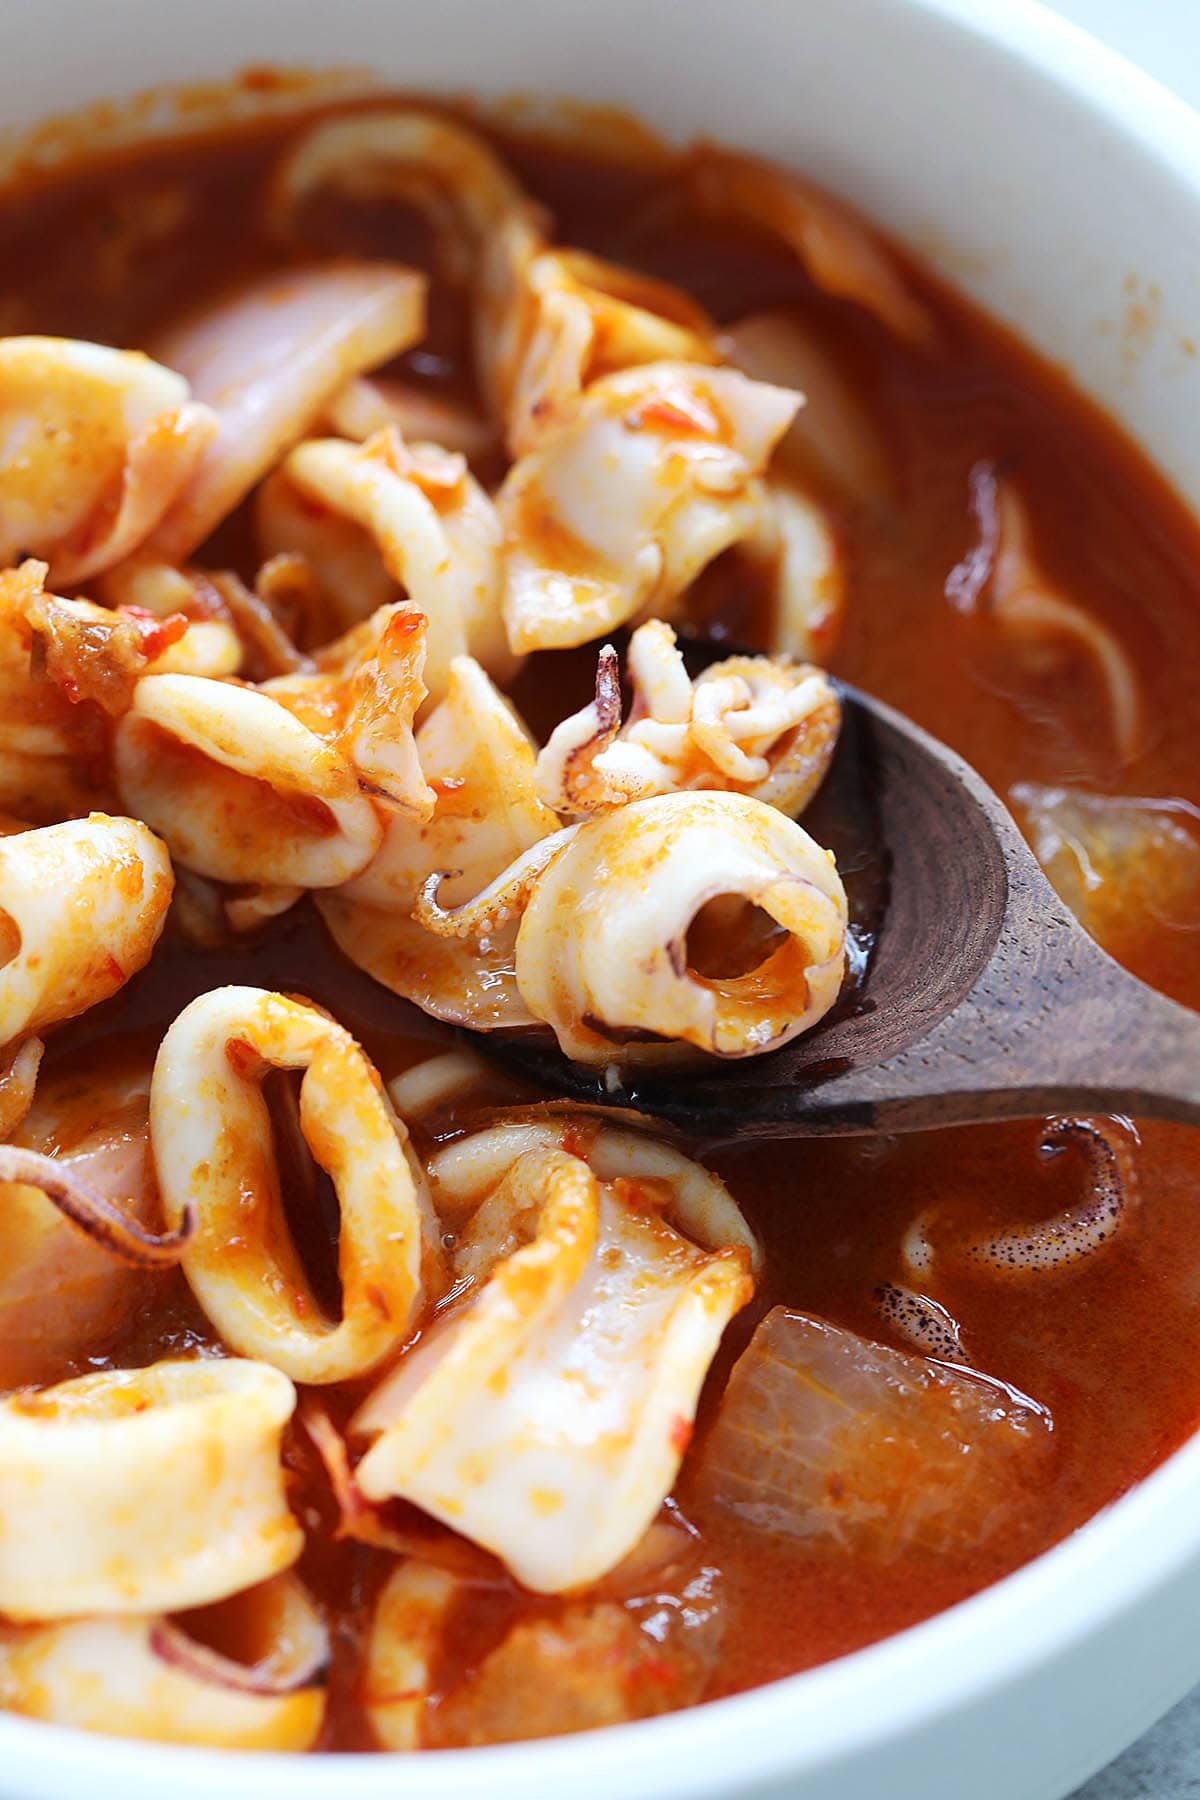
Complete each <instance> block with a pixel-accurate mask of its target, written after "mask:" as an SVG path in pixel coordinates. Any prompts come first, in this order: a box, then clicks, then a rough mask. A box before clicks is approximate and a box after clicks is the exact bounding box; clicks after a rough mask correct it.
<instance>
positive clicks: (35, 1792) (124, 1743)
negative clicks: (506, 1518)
mask: <svg viewBox="0 0 1200 1800" xmlns="http://www.w3.org/2000/svg"><path fill="white" fill-rule="evenodd" d="M881 3H882V4H886V5H888V6H890V7H892V8H893V10H896V9H900V10H904V11H909V12H913V13H917V14H923V15H926V16H927V17H928V18H929V19H930V20H931V22H933V23H935V24H941V25H945V26H947V27H949V28H951V29H957V30H958V31H960V32H961V33H962V34H964V35H965V36H969V37H971V38H974V39H976V40H978V41H980V42H982V43H984V44H986V45H988V46H989V47H990V48H992V49H993V50H996V51H998V52H1000V53H1002V54H1003V55H1005V56H1007V57H1009V58H1012V59H1014V60H1016V61H1017V62H1019V63H1021V64H1022V65H1024V66H1025V67H1026V68H1027V69H1030V70H1032V71H1033V72H1034V73H1035V74H1037V75H1039V76H1040V77H1041V78H1043V79H1044V80H1046V81H1048V82H1050V83H1052V84H1053V85H1055V86H1057V87H1059V88H1060V89H1062V90H1065V91H1066V93H1067V94H1068V95H1069V96H1070V97H1071V98H1073V99H1075V100H1077V101H1079V102H1080V103H1081V104H1082V105H1083V106H1085V107H1089V108H1091V109H1093V110H1095V111H1097V112H1099V113H1100V114H1102V116H1103V118H1104V122H1105V124H1106V126H1107V127H1108V128H1109V129H1111V130H1112V131H1114V132H1116V133H1118V134H1119V135H1121V136H1123V137H1124V138H1125V139H1126V141H1127V142H1128V143H1129V144H1130V145H1131V146H1132V148H1133V149H1134V150H1135V152H1136V153H1139V154H1141V155H1143V156H1144V157H1146V158H1148V159H1150V160H1151V161H1153V162H1155V163H1157V164H1158V165H1159V167H1160V168H1162V169H1165V170H1166V171H1168V172H1169V173H1170V174H1172V175H1173V176H1174V177H1175V178H1176V179H1178V180H1179V181H1180V182H1181V183H1182V184H1183V185H1184V186H1185V187H1187V188H1188V189H1189V190H1190V191H1191V192H1192V193H1193V194H1194V195H1195V197H1196V201H1197V206H1198V208H1200V113H1197V112H1194V111H1193V110H1192V109H1191V107H1189V106H1188V105H1187V104H1186V103H1185V102H1184V101H1183V100H1181V99H1180V98H1179V97H1178V96H1177V95H1175V94H1173V93H1172V92H1171V91H1170V90H1169V89H1167V88H1166V87H1164V86H1163V85H1162V84H1161V83H1160V82H1159V81H1158V80H1157V79H1155V78H1154V77H1153V76H1151V75H1149V74H1147V73H1146V72H1145V71H1144V70H1142V69H1139V68H1138V67H1136V66H1135V65H1134V64H1132V63H1131V62H1129V60H1128V59H1127V58H1126V57H1125V56H1123V55H1122V54H1120V53H1119V52H1118V51H1116V50H1113V49H1110V48H1109V47H1108V46H1107V45H1104V44H1102V43H1100V42H1099V41H1098V40H1097V39H1095V38H1093V37H1092V36H1091V35H1090V34H1089V33H1088V32H1087V31H1085V30H1084V29H1083V28H1082V27H1080V26H1078V25H1076V24H1074V23H1073V22H1072V21H1070V20H1067V19H1065V18H1063V17H1062V16H1060V15H1059V14H1057V13H1053V12H1051V11H1050V10H1049V8H1048V7H1047V6H1046V5H1044V4H1042V0H881ZM1198 1487H1200V1428H1198V1431H1197V1434H1196V1435H1194V1436H1193V1437H1191V1438H1189V1439H1188V1440H1187V1441H1186V1442H1185V1443H1184V1444H1183V1445H1181V1446H1180V1447H1179V1448H1178V1449H1177V1450H1176V1451H1174V1452H1173V1453H1172V1454H1171V1455H1170V1456H1169V1457H1168V1458H1166V1460H1165V1461H1164V1462H1163V1463H1161V1464H1160V1465H1159V1466H1158V1467H1157V1468H1156V1469H1155V1470H1153V1471H1152V1472H1151V1473H1150V1474H1149V1475H1148V1476H1147V1477H1146V1478H1145V1479H1144V1480H1142V1481H1141V1482H1139V1483H1138V1484H1137V1485H1136V1486H1135V1487H1133V1488H1132V1489H1131V1490H1130V1491H1129V1492H1128V1493H1127V1494H1125V1495H1123V1496H1122V1497H1120V1498H1119V1499H1117V1500H1116V1501H1115V1502H1113V1503H1112V1504H1111V1505H1109V1506H1108V1507H1106V1508H1104V1509H1103V1510H1102V1511H1101V1512H1100V1513H1098V1514H1096V1515H1095V1516H1094V1517H1093V1518H1092V1519H1091V1520H1089V1521H1088V1522H1087V1523H1086V1524H1084V1525H1083V1526H1081V1527H1080V1528H1079V1529H1078V1530H1077V1531H1075V1532H1074V1533H1072V1534H1071V1535H1070V1536H1069V1537H1067V1538H1065V1539H1064V1540H1062V1541H1061V1542H1060V1543H1058V1544H1057V1545H1055V1546H1053V1547H1052V1548H1051V1549H1049V1550H1047V1551H1045V1552H1043V1553H1042V1554H1041V1555H1040V1556H1038V1557H1036V1558H1034V1559H1033V1560H1032V1561H1031V1562H1029V1563H1027V1564H1025V1565H1024V1566H1023V1567H1021V1568H1020V1569H1018V1570H1016V1571H1015V1572H1014V1573H1012V1574H1011V1575H1008V1576H1005V1577H1004V1578H1002V1579H1001V1580H999V1581H997V1582H996V1583H994V1584H993V1585H992V1586H990V1587H988V1588H985V1589H984V1590H982V1591H981V1592H980V1593H978V1594H975V1595H973V1596H971V1597H970V1598H969V1599H966V1600H963V1601H960V1602H958V1603H957V1604H955V1605H953V1606H951V1607H949V1608H947V1609H946V1610H944V1611H943V1612H940V1613H938V1614H935V1615H934V1616H933V1617H931V1618H929V1619H927V1620H925V1621H923V1622H922V1623H920V1624H917V1625H914V1626H911V1627H908V1628H907V1629H905V1630H903V1631H901V1632H898V1633H895V1634H894V1635H892V1636H891V1637H888V1638H885V1639H882V1640H881V1641H880V1642H878V1643H875V1644H872V1645H869V1646H868V1647H866V1648H865V1649H861V1650H857V1651H853V1652H851V1653H849V1654H847V1655H845V1656H841V1657H838V1658H836V1659H835V1660H834V1661H832V1662H829V1663H825V1664H823V1665H820V1666H818V1667H815V1668H813V1669H810V1670H805V1671H803V1672H801V1673H800V1674H797V1675H789V1676H784V1677H782V1678H780V1679H778V1680H776V1681H773V1682H769V1683H767V1684H765V1685H764V1686H761V1687H758V1688H754V1689H751V1690H749V1691H748V1692H746V1693H742V1694H737V1695H734V1696H731V1697H729V1698H726V1699H720V1700H712V1701H707V1702H705V1703H703V1704H701V1705H699V1706H696V1707H692V1708H688V1709H686V1710H684V1711H681V1712H676V1713H671V1714H667V1715H664V1716H663V1717H660V1718H655V1719H650V1720H643V1721H639V1722H637V1723H634V1724H629V1725H618V1726H609V1727H606V1728H604V1729H602V1730H598V1731H591V1732H588V1733H586V1734H583V1736H582V1737H580V1736H573V1737H565V1738H556V1739H540V1740H530V1741H527V1742H522V1743H517V1744H511V1745H500V1746H492V1747H488V1748H486V1749H474V1750H449V1751H440V1752H438V1753H437V1754H436V1755H420V1756H418V1758H417V1759H416V1761H415V1762H412V1761H411V1760H410V1764H409V1768H408V1769H407V1770H406V1773H405V1777H404V1780H405V1788H406V1792H407V1793H408V1794H410V1795H412V1796H413V1797H414V1800H475V1797H478V1800H483V1797H484V1796H487V1797H488V1800H504V1797H505V1796H507V1795H512V1796H513V1797H514V1800H515V1797H516V1795H517V1794H518V1793H520V1795H521V1800H526V1797H527V1796H528V1794H530V1793H531V1792H533V1793H541V1792H550V1791H552V1790H553V1791H558V1790H559V1789H560V1787H563V1786H564V1785H565V1784H568V1783H569V1784H570V1792H571V1795H572V1800H589V1797H591V1796H594V1797H595V1800H609V1797H610V1796H611V1795H612V1794H614V1793H618V1792H619V1793H621V1794H622V1795H624V1796H626V1797H627V1800H635V1797H636V1796H639V1795H643V1794H644V1795H646V1796H654V1800H667V1797H668V1796H670V1795H673V1794H679V1795H683V1794H686V1795H687V1796H688V1797H689V1800H706V1797H708V1796H713V1797H714V1800H715V1797H716V1796H718V1795H728V1794H730V1793H748V1792H750V1791H752V1790H753V1788H754V1786H755V1784H756V1783H761V1782H765V1781H769V1780H771V1779H772V1778H774V1779H776V1780H778V1779H781V1778H784V1777H788V1776H792V1777H795V1776H798V1775H800V1774H802V1773H804V1772H811V1771H814V1770H821V1771H825V1772H827V1773H829V1774H831V1775H832V1774H834V1773H836V1770H837V1768H838V1765H839V1763H841V1762H843V1761H844V1760H845V1759H847V1758H848V1757H850V1756H851V1755H856V1754H859V1753H861V1752H863V1750H864V1749H869V1748H870V1747H871V1746H882V1745H885V1744H887V1743H888V1742H889V1741H898V1740H899V1739H900V1738H902V1737H908V1736H910V1735H912V1734H915V1733H917V1732H920V1731H921V1730H923V1729H927V1728H928V1727H930V1726H931V1725H933V1724H935V1723H936V1722H937V1721H939V1720H942V1719H945V1718H947V1717H948V1716H950V1715H951V1714H954V1713H956V1712H958V1711H960V1710H962V1709H963V1708H965V1707H967V1706H969V1705H970V1704H971V1702H972V1701H973V1700H976V1699H978V1698H981V1697H983V1696H984V1695H987V1694H994V1693H995V1692H996V1691H998V1690H1000V1689H1003V1688H1014V1689H1015V1688H1017V1687H1018V1686H1019V1685H1021V1684H1023V1683H1025V1682H1027V1681H1029V1680H1030V1679H1033V1678H1036V1677H1037V1676H1038V1674H1039V1672H1041V1671H1043V1670H1045V1669H1047V1668H1049V1667H1050V1666H1051V1665H1053V1664H1054V1663H1056V1662H1057V1661H1059V1660H1060V1659H1061V1658H1063V1657H1064V1656H1065V1655H1066V1654H1068V1653H1069V1652H1070V1651H1071V1650H1072V1649H1073V1648H1075V1647H1076V1646H1078V1645H1079V1644H1080V1643H1081V1642H1082V1641H1084V1640H1086V1639H1088V1638H1091V1637H1094V1636H1099V1635H1100V1634H1102V1633H1103V1632H1104V1631H1105V1630H1106V1628H1111V1627H1113V1626H1115V1625H1119V1624H1120V1622H1121V1620H1122V1618H1123V1617H1124V1616H1126V1615H1131V1614H1132V1613H1133V1611H1134V1609H1135V1608H1136V1607H1138V1606H1140V1605H1144V1604H1149V1603H1151V1602H1152V1601H1153V1600H1154V1598H1155V1597H1156V1596H1157V1595H1159V1594H1162V1593H1165V1592H1166V1591H1167V1590H1169V1589H1170V1588H1171V1586H1172V1585H1173V1584H1174V1583H1175V1582H1176V1581H1177V1579H1178V1577H1179V1575H1180V1573H1181V1571H1182V1570H1183V1569H1184V1567H1185V1566H1186V1565H1187V1564H1188V1562H1189V1561H1190V1560H1194V1559H1195V1560H1200V1512H1198V1511H1197V1508H1196V1504H1195V1497H1196V1492H1197V1489H1198ZM1197 1661H1198V1665H1200V1654H1198V1658H1197ZM1198 1672H1200V1666H1198ZM865 1701H869V1704H868V1705H864V1704H863V1702H865ZM395 1764H396V1758H395V1757H394V1756H390V1755H387V1754H386V1753H380V1754H374V1755H362V1754H351V1753H345V1752H330V1753H324V1754H321V1755H318V1756H297V1755H286V1754H284V1755H280V1754H279V1753H276V1752H266V1751H241V1750H216V1749H213V1750H209V1749H198V1748H194V1747H190V1746H182V1745H176V1744H169V1743H158V1742H150V1741H144V1740H138V1739H130V1738H119V1737H106V1736H103V1735H100V1734H93V1733H90V1732H84V1731H77V1730H74V1729H71V1728H68V1727H64V1726H56V1725H50V1724H45V1723H42V1722H40V1721H37V1720H31V1719H27V1718H22V1717H20V1716H18V1715H15V1714H4V1713H0V1783H2V1784H3V1787H4V1791H5V1792H6V1793H7V1792H13V1793H16V1792H19V1793H20V1795H21V1797H22V1800H43V1797H45V1800H58V1796H60V1795H62V1794H64V1793H66V1792H72V1793H74V1792H80V1791H85V1790H86V1788H87V1787H88V1786H89V1785H90V1786H92V1787H96V1786H98V1785H103V1784H104V1783H106V1782H112V1783H113V1784H114V1791H117V1789H116V1786H115V1784H116V1783H118V1782H119V1783H120V1784H121V1791H124V1792H126V1793H129V1794H130V1795H132V1796H141V1795H146V1796H149V1795H151V1794H155V1795H157V1794H159V1793H161V1791H162V1786H163V1783H164V1782H166V1781H169V1782H170V1784H171V1787H172V1792H173V1800H210V1797H211V1796H212V1795H213V1794H215V1793H219V1792H222V1791H225V1792H227V1793H228V1794H229V1795H230V1796H231V1800H232V1797H234V1796H238V1795H241V1794H243V1793H246V1794H250V1793H253V1794H254V1795H255V1796H256V1800H328V1795H329V1794H330V1792H336V1793H337V1794H338V1795H339V1797H344V1800H384V1797H385V1796H387V1800H392V1794H393V1789H394V1784H395V1779H396V1775H395ZM1088 1772H1089V1771H1088V1768H1087V1767H1081V1768H1080V1770H1079V1774H1078V1779H1083V1778H1084V1777H1085V1776H1086V1774H1087V1773H1088Z"/></svg>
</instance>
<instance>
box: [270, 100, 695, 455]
mask: <svg viewBox="0 0 1200 1800" xmlns="http://www.w3.org/2000/svg"><path fill="white" fill-rule="evenodd" d="M331 186H338V187H340V188H342V190H343V191H345V192H349V193H352V194H355V195H359V196H370V197H371V198H373V199H379V198H385V197H386V198H392V199H395V200H396V201H397V202H398V203H399V204H401V205H404V206H408V207H413V208H415V209H416V210H417V211H419V212H421V213H423V214H424V215H425V216H426V218H427V219H428V221H429V224H430V226H431V228H432V230H433V233H434V237H435V245H436V253H437V260H438V262H439V265H440V267H441V269H442V271H443V273H445V274H446V275H447V276H449V277H450V278H451V279H453V280H457V281H459V282H462V281H467V282H469V283H470V284H471V287H472V291H473V300H474V314H475V319H474V326H475V356H476V364H477V368H478V372H479V377H480V382H481V385H482V387H483V390H484V393H485V395H486V397H487V399H488V403H489V406H490V409H491V412H492V415H493V417H494V418H495V419H496V420H497V421H498V422H499V423H501V424H502V425H503V426H504V429H505V434H506V438H507V443H508V449H509V451H510V454H512V455H514V456H524V455H525V454H526V453H527V452H528V451H530V450H532V449H533V448H534V447H535V446H536V445H537V444H538V443H539V442H540V441H541V440H542V439H543V438H544V437H545V436H546V435H547V433H548V432H550V431H552V430H553V429H554V428H555V427H556V426H557V425H558V424H559V423H560V422H561V421H562V420H564V419H565V418H567V417H568V416H569V415H570V413H571V411H572V410H573V408H574V405H575V403H576V401H577V400H578V398H579V396H580V394H581V393H582V392H583V391H584V389H585V388H586V387H587V386H588V385H589V384H590V383H591V382H592V381H594V380H596V379H597V378H598V377H600V376H603V375H606V374H610V373H612V372H613V371H614V370H617V369H624V368H629V367H632V366H633V365H635V364H638V363H646V362H660V361H664V360H668V361H686V362H700V363H712V362H717V361H719V356H718V354H717V352H716V350H715V348H714V346H713V327H712V325H711V322H710V321H709V320H708V318H707V317H706V315H705V314H704V313H703V312H702V311H701V310H700V308H699V307H697V306H696V305H695V304H694V303H693V302H692V301H690V300H689V299H688V298H687V296H686V295H685V294H683V293H681V292H680V291H679V289H677V288H673V287H670V286H668V285H667V284H666V283H665V282H661V281H655V280H653V279H651V278H650V277H648V276H644V275H640V274H637V273H636V272H635V271H633V270H631V269H623V268H618V267H615V266H614V265H612V264H610V263H605V262H602V261H601V260H600V258H598V257H595V256H589V255H586V254H585V253H584V252H582V251H577V250H568V249H552V248H550V247H549V244H548V241H547V235H546V222H545V220H544V218H543V215H542V213H541V210H540V208H538V207H536V206H535V205H534V204H533V202H532V201H531V200H530V199H529V197H528V196H527V195H526V194H525V193H524V191H523V190H522V189H521V187H520V186H519V185H518V183H517V182H516V180H515V179H514V178H513V176H512V175H511V174H510V173H509V171H508V170H507V169H506V168H505V166H504V164H503V163H502V162H501V161H500V160H499V158H498V157H497V156H496V155H495V154H494V152H493V151H492V150H491V149H490V147H489V146H488V145H487V143H486V142H485V141H484V139H483V138H481V137H480V136H478V135H477V134H476V133H474V132H472V131H469V130H467V129H466V128H465V127H463V126H462V125H459V124H457V123H455V122H454V121H452V120H450V119H447V118H443V117H440V116H438V115H437V114H433V113H424V112H418V111H415V110H413V109H411V108H389V109H387V110H386V111H382V110H381V111H375V112H367V113H359V114H356V115H355V116H354V117H353V118H349V119H338V120H332V121H329V122H327V123H325V124H321V125H318V126H316V127H315V128H314V129H313V130H312V131H311V132H310V133H309V134H308V135H307V136H306V137H305V138H303V139H302V140H301V142H300V143H299V144H298V145H297V146H296V148H295V149H294V150H293V151H292V152H291V153H290V154H289V155H288V156H287V157H285V158H284V160H283V162H282V164H281V165H280V167H279V169H278V171H277V173H276V177H275V181H274V184H273V190H272V197H271V204H272V208H273V212H274V217H275V223H276V229H277V230H279V231H280V232H281V234H282V235H285V236H291V235H292V234H293V221H294V219H295V217H296V215H297V212H298V210H299V209H300V208H301V207H302V206H303V204H304V202H305V201H306V200H307V199H308V198H309V197H310V196H311V195H313V194H314V193H316V192H319V191H320V190H322V189H325V188H329V187H331ZM351 435H352V436H358V435H360V433H359V432H357V431H355V430H353V429H352V430H351ZM430 435H432V436H435V437H436V439H437V441H438V442H443V441H445V440H443V439H442V438H441V437H440V436H438V434H437V433H431V434H430ZM460 447H461V446H460Z"/></svg>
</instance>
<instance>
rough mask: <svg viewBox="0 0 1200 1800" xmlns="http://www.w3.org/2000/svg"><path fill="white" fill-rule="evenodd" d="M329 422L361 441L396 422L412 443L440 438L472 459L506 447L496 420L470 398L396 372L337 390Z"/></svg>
mask: <svg viewBox="0 0 1200 1800" xmlns="http://www.w3.org/2000/svg"><path fill="white" fill-rule="evenodd" d="M325 423H326V424H327V425H328V426H329V428H330V430H331V431H335V432H336V433H337V435H338V436H339V437H345V438H353V439H354V440H355V442H356V443H359V444H361V443H362V442H363V441H364V439H366V438H370V437H374V436H375V435H376V434H377V433H378V432H380V431H386V430H387V429H388V428H389V426H391V427H394V428H395V430H396V431H398V432H399V434H400V436H401V438H403V439H404V440H405V441H406V442H408V443H413V444H437V445H438V446H439V447H440V448H441V449H443V450H448V451H450V452H452V453H456V454H458V455H459V456H465V457H466V459H467V461H468V462H478V461H482V460H483V459H484V458H488V457H491V456H492V455H494V453H495V452H496V451H497V450H498V449H499V447H500V440H499V437H498V436H497V433H496V428H495V426H494V425H493V424H492V423H491V422H490V421H489V420H488V419H485V418H484V417H483V415H482V413H479V412H476V411H475V409H474V408H473V407H470V406H468V405H467V404H466V402H465V401H461V400H447V399H445V398H444V397H443V396H442V395H440V394H438V393H436V392H434V391H433V390H431V389H429V388H425V387H419V386H418V385H417V384H416V382H408V381H401V380H398V379H397V378H396V377H388V376H364V375H360V376H359V377H358V379H357V381H352V382H351V383H350V384H349V386H348V387H344V388H343V389H342V391H341V393H340V394H335V395H334V398H333V399H332V401H331V402H330V404H329V410H328V412H327V414H326V416H325Z"/></svg>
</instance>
